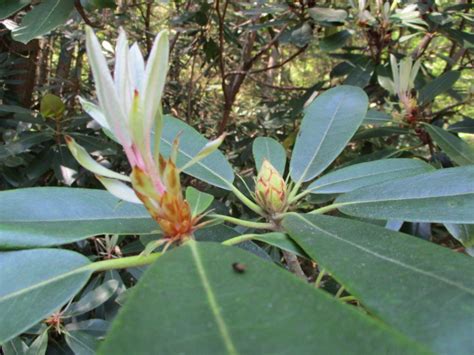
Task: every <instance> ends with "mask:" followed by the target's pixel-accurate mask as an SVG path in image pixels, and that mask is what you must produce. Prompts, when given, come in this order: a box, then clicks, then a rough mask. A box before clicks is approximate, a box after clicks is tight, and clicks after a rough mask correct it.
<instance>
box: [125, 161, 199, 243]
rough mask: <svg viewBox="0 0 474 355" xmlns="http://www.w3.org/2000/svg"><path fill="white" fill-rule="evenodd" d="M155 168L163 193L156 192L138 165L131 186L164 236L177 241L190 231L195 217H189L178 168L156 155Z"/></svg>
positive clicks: (148, 177)
mask: <svg viewBox="0 0 474 355" xmlns="http://www.w3.org/2000/svg"><path fill="white" fill-rule="evenodd" d="M158 170H159V175H160V178H161V180H162V181H163V184H164V185H165V187H166V191H165V192H164V193H163V194H161V195H158V194H157V193H156V191H155V189H154V186H153V183H152V181H151V177H150V176H149V174H147V173H146V172H144V171H142V170H140V169H138V168H134V170H133V174H132V184H133V188H134V190H135V193H136V194H137V196H138V197H139V198H140V200H141V201H142V202H143V204H144V206H145V208H146V209H147V210H148V212H149V213H150V214H151V216H152V217H153V219H154V220H155V221H156V222H157V223H158V224H159V225H160V227H161V230H162V232H163V235H164V237H165V238H169V239H171V240H175V241H180V240H183V239H185V238H187V237H189V236H190V235H191V234H192V233H193V232H194V230H195V225H196V223H197V222H198V220H199V217H195V218H193V217H192V214H191V208H190V207H189V204H188V202H187V201H186V200H184V198H183V195H182V192H181V183H180V180H179V170H178V169H177V168H176V165H175V164H174V162H173V161H172V160H171V159H168V160H165V159H164V158H163V157H162V156H160V159H159V169H158Z"/></svg>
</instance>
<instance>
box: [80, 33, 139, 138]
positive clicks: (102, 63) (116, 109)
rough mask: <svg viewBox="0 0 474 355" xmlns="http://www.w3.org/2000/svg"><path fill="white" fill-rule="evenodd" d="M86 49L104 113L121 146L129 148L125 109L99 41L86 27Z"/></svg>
mask: <svg viewBox="0 0 474 355" xmlns="http://www.w3.org/2000/svg"><path fill="white" fill-rule="evenodd" d="M86 49H87V54H88V56H89V63H90V65H91V69H92V74H93V76H94V80H95V84H96V90H97V97H98V98H99V104H100V107H101V109H102V112H103V113H104V115H105V118H106V119H107V122H108V123H109V126H110V128H111V130H112V131H113V133H114V134H115V136H117V138H118V139H119V141H120V142H121V144H122V145H123V146H124V147H129V146H130V144H131V140H130V135H129V134H128V130H127V122H126V118H125V112H124V108H123V105H121V103H120V101H119V99H118V97H117V93H116V91H115V87H114V83H113V80H112V77H111V75H110V72H109V68H108V66H107V62H106V60H105V57H104V55H103V53H102V49H101V47H100V44H99V41H98V40H97V37H96V36H95V34H94V31H93V30H92V29H91V28H90V27H86Z"/></svg>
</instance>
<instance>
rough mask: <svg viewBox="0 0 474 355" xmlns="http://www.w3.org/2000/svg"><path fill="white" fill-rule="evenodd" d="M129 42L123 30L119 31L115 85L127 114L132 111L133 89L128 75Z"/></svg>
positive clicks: (116, 49) (116, 48)
mask: <svg viewBox="0 0 474 355" xmlns="http://www.w3.org/2000/svg"><path fill="white" fill-rule="evenodd" d="M128 61H129V59H128V40H127V35H126V34H125V31H124V30H123V28H120V30H119V37H118V40H117V46H116V47H115V67H114V84H115V90H116V92H117V96H118V98H119V100H120V102H121V103H122V104H123V105H124V111H125V114H126V115H127V114H128V111H129V110H130V104H131V100H132V89H131V87H130V79H129V75H128Z"/></svg>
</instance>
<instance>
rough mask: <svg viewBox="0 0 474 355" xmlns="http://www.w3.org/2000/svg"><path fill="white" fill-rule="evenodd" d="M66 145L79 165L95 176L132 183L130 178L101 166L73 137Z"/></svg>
mask: <svg viewBox="0 0 474 355" xmlns="http://www.w3.org/2000/svg"><path fill="white" fill-rule="evenodd" d="M66 143H67V146H68V148H69V150H70V151H71V154H72V155H73V157H74V158H75V159H76V160H77V161H78V162H79V164H81V165H82V166H83V167H84V168H86V169H87V170H89V171H91V172H93V173H94V174H99V175H102V176H107V177H109V178H114V179H120V180H123V181H130V178H129V177H128V176H125V175H122V174H119V173H116V172H115V171H113V170H110V169H107V168H106V167H105V166H102V165H100V164H99V163H98V162H96V161H95V160H94V159H92V157H91V156H90V155H89V153H87V151H86V150H85V149H84V148H83V147H82V146H80V145H79V144H77V143H76V141H75V140H74V139H73V138H72V137H70V136H66Z"/></svg>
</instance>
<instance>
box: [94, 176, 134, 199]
mask: <svg viewBox="0 0 474 355" xmlns="http://www.w3.org/2000/svg"><path fill="white" fill-rule="evenodd" d="M96 177H97V179H99V181H100V182H101V183H102V185H104V186H105V188H106V189H107V191H109V192H110V193H111V194H112V195H114V196H115V197H117V198H119V199H121V200H123V201H127V202H131V203H137V204H140V205H141V204H142V201H140V199H139V198H138V197H137V195H136V194H135V191H133V189H132V188H131V187H129V186H128V185H126V184H124V183H123V182H121V181H118V180H114V179H108V178H106V177H103V176H96Z"/></svg>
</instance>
